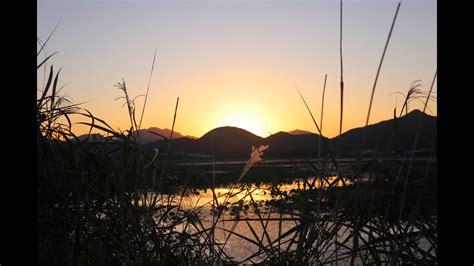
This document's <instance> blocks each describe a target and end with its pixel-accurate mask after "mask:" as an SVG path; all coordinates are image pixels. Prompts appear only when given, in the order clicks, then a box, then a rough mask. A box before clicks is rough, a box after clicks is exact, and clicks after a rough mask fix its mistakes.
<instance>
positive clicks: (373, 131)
mask: <svg viewBox="0 0 474 266" xmlns="http://www.w3.org/2000/svg"><path fill="white" fill-rule="evenodd" d="M420 118H421V121H422V128H421V130H420V135H419V137H418V144H417V149H421V150H423V149H424V150H431V149H434V152H436V148H437V147H436V139H437V138H436V134H437V117H435V116H430V115H427V114H425V113H423V112H421V111H420V110H414V111H412V112H410V113H408V114H407V115H405V116H402V117H400V118H398V119H397V131H395V133H394V135H393V139H392V143H391V150H392V151H394V152H396V153H402V152H404V151H410V150H411V149H412V148H413V142H414V139H415V135H416V131H417V128H418V123H419V121H420ZM394 125H395V124H394V120H393V119H390V120H385V121H381V122H379V123H376V124H373V125H369V126H367V127H366V128H365V129H364V128H363V127H360V128H354V129H351V130H349V131H347V132H345V133H343V134H342V135H339V136H337V137H335V138H332V139H331V140H330V145H331V148H332V149H333V150H335V149H336V148H339V151H340V152H341V153H342V154H344V155H347V156H353V155H355V152H356V151H357V149H359V148H360V146H361V143H362V136H363V134H364V130H365V134H366V135H365V143H364V150H375V149H377V150H379V151H385V150H386V149H387V144H388V143H389V140H390V138H391V136H392V134H393V132H394Z"/></svg>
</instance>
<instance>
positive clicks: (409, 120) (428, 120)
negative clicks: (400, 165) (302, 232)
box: [144, 110, 437, 159]
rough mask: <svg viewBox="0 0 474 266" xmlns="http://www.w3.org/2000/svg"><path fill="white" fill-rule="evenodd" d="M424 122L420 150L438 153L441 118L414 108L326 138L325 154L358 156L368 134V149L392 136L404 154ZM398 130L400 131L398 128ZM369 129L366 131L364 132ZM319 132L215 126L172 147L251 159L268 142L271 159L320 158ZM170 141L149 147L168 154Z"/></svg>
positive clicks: (395, 151) (178, 151)
mask: <svg viewBox="0 0 474 266" xmlns="http://www.w3.org/2000/svg"><path fill="white" fill-rule="evenodd" d="M420 121H421V125H422V127H421V130H420V133H419V136H418V143H417V150H426V151H432V152H434V153H435V154H436V148H437V147H436V134H437V117H435V116H430V115H427V114H425V113H423V112H421V111H419V110H414V111H412V112H410V113H408V114H406V115H405V116H402V117H400V118H397V119H396V122H395V121H394V119H390V120H386V121H381V122H378V123H375V124H372V125H369V126H367V127H360V128H354V129H351V130H349V131H347V132H345V133H343V134H342V135H339V136H337V137H334V138H331V139H328V138H325V137H324V138H322V141H321V143H322V145H324V146H323V147H321V153H322V154H323V155H325V154H326V151H328V150H329V151H330V152H332V153H333V154H336V153H337V154H339V155H341V156H345V157H354V156H356V155H357V153H358V151H359V149H360V148H361V144H362V137H363V135H364V134H365V141H364V147H363V149H362V150H363V151H364V152H369V151H375V150H376V151H378V152H381V153H384V152H385V151H387V148H388V143H389V142H390V139H391V146H390V150H389V151H390V152H391V154H392V155H400V154H403V153H404V152H409V151H411V149H412V148H413V143H414V140H415V136H416V133H417V129H418V124H419V122H420ZM395 129H396V130H395ZM364 131H365V133H364ZM319 138H320V136H319V135H318V134H314V133H309V134H297V135H294V134H290V133H289V132H281V131H280V132H278V133H276V134H273V135H270V136H268V137H266V138H262V137H259V136H257V135H254V134H252V133H250V132H248V131H246V130H244V129H241V128H237V127H219V128H215V129H213V130H211V131H209V132H207V133H206V134H204V135H203V136H202V137H200V138H198V139H191V138H187V137H181V138H177V139H173V140H172V142H171V146H170V152H171V156H172V157H177V158H192V157H209V156H212V155H214V156H215V158H216V159H224V158H241V159H244V158H248V156H249V155H250V152H251V150H252V146H258V145H263V144H268V145H269V148H268V150H267V151H266V152H265V156H266V157H267V158H295V157H316V156H317V155H318V149H319V147H318V145H319ZM167 144H168V142H167V141H165V140H157V141H154V142H150V143H148V144H145V145H144V146H145V148H146V149H147V150H149V151H151V150H152V149H154V148H158V149H159V151H160V154H161V153H163V154H164V153H165V151H166V148H167Z"/></svg>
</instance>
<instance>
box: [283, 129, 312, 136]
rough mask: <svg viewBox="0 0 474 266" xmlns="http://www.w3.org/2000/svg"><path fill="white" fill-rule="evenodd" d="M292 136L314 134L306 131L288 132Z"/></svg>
mask: <svg viewBox="0 0 474 266" xmlns="http://www.w3.org/2000/svg"><path fill="white" fill-rule="evenodd" d="M286 133H288V134H291V135H306V134H313V133H312V132H309V131H306V130H301V129H295V130H292V131H288V132H286Z"/></svg>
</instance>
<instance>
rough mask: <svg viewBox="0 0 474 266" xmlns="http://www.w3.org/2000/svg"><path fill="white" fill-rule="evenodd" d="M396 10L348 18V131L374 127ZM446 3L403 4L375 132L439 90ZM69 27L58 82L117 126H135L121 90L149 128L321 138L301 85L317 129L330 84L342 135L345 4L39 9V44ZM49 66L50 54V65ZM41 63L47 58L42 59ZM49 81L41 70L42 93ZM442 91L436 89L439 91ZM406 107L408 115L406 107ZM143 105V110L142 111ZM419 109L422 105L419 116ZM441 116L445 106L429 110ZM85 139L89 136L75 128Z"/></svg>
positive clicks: (352, 6) (356, 8)
mask: <svg viewBox="0 0 474 266" xmlns="http://www.w3.org/2000/svg"><path fill="white" fill-rule="evenodd" d="M397 3H398V1H397V0H378V1H375V0H346V1H344V7H343V13H344V17H343V59H344V81H345V95H344V101H345V106H344V124H343V132H344V131H347V130H349V129H352V128H354V127H360V126H363V125H364V124H365V119H366V116H367V110H368V105H369V100H370V92H371V89H372V86H373V83H374V78H375V74H376V71H377V67H378V64H379V61H380V57H381V55H382V51H383V48H384V45H385V41H386V39H387V35H388V32H389V29H390V25H391V23H392V20H393V15H394V13H395V10H396V7H397ZM436 21H437V18H436V1H433V0H404V1H403V2H402V5H401V8H400V11H399V14H398V18H397V22H396V24H395V28H394V31H393V34H392V39H391V41H390V44H389V46H388V50H387V54H386V56H385V60H384V64H383V66H382V70H381V74H380V77H379V81H378V85H377V89H376V92H375V97H374V104H373V107H372V115H371V119H370V123H371V124H372V123H375V122H378V121H381V120H386V119H390V118H392V116H393V109H394V108H395V106H398V108H397V110H399V109H400V108H401V103H402V98H401V97H400V96H398V99H397V97H396V96H395V95H390V94H391V93H394V92H397V91H400V92H403V93H405V92H406V90H407V89H408V87H409V85H410V83H411V82H412V81H414V80H417V79H419V80H422V85H423V88H422V89H423V90H429V87H430V84H431V81H432V79H433V75H434V73H435V71H436V66H437V62H436V60H437V56H436V54H437V46H436V41H437V26H436V24H437V22H436ZM58 22H59V26H58V28H57V30H56V32H55V34H54V35H53V37H52V38H51V40H50V41H49V43H48V47H47V52H48V53H52V52H59V53H58V54H57V55H55V56H54V57H53V59H52V61H51V62H50V63H53V64H54V66H55V68H56V69H59V68H60V67H62V70H61V75H60V80H59V83H60V85H63V84H66V86H65V87H64V90H63V91H64V92H65V93H66V94H67V95H69V96H70V98H71V99H72V100H73V102H75V103H79V102H86V103H85V104H84V105H83V107H85V108H87V109H88V110H90V111H91V112H92V113H93V114H95V115H96V116H98V117H100V118H102V119H104V120H106V121H107V122H108V123H109V124H110V125H112V126H113V127H115V128H120V129H122V130H125V129H128V128H129V127H130V121H129V120H128V116H127V110H126V108H124V107H122V101H115V98H117V97H120V96H122V94H121V91H119V90H118V89H117V88H115V87H114V85H115V84H116V83H117V82H118V81H121V80H122V78H123V79H125V81H126V83H127V87H128V89H129V94H130V95H131V96H136V95H139V94H144V93H145V92H146V86H147V83H148V78H149V73H150V67H151V63H152V60H153V54H154V52H155V50H156V51H157V58H156V64H155V72H154V74H153V77H152V81H151V87H150V93H149V99H148V103H147V107H146V112H145V116H144V119H143V125H142V128H148V127H153V126H154V127H160V128H170V127H171V124H172V120H173V112H174V107H175V102H176V98H177V97H178V96H179V97H180V103H179V109H178V115H177V122H176V127H175V130H176V131H178V132H180V133H182V134H184V135H193V136H196V137H200V136H202V135H203V134H205V133H206V132H208V131H209V130H211V129H213V128H216V127H219V126H237V127H241V128H244V129H246V130H249V131H251V132H253V133H255V134H257V135H260V136H263V137H265V136H267V135H268V134H269V132H270V133H276V132H278V131H291V130H294V129H303V130H308V131H312V132H316V128H315V126H314V124H313V122H312V120H311V118H310V116H309V114H308V112H307V111H306V108H305V107H304V104H303V103H302V101H301V99H300V97H299V95H298V92H297V91H296V89H295V86H294V84H295V83H296V84H297V86H298V87H299V89H300V91H301V92H302V94H303V95H304V96H305V98H306V101H307V102H308V104H309V105H310V108H311V110H312V111H313V114H314V115H315V116H316V118H317V121H318V122H319V117H320V109H321V93H322V89H323V82H324V75H325V74H328V81H327V87H326V99H325V100H326V102H325V111H324V127H323V135H325V136H327V137H334V136H336V135H337V134H338V131H339V97H340V94H339V80H340V66H339V1H329V0H306V1H305V0H299V1H298V0H295V1H290V0H253V1H251V0H229V1H223V0H222V1H218V0H189V1H183V0H176V1H171V0H170V1H163V0H161V1H160V0H157V1H151V0H136V1H132V0H130V1H111V0H94V1H92V0H38V37H39V38H40V39H42V40H45V39H46V38H47V37H48V35H49V33H50V32H51V31H52V30H53V28H54V27H55V25H56V24H57V23H58ZM43 56H44V55H43ZM38 60H40V59H38ZM42 76H43V72H42V70H41V71H38V87H41V84H42ZM434 91H436V87H435V88H434ZM397 103H398V105H397ZM142 104H143V98H139V99H138V100H137V109H139V110H140V111H141V106H142ZM413 108H421V104H419V103H415V102H414V103H413V104H412V105H410V109H413ZM429 108H430V111H428V113H429V114H431V115H436V114H437V108H436V103H435V102H433V103H431V104H430V105H429ZM76 132H77V133H78V134H82V133H85V132H86V129H85V128H81V127H79V126H78V127H77V129H76Z"/></svg>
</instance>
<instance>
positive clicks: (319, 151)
mask: <svg viewBox="0 0 474 266" xmlns="http://www.w3.org/2000/svg"><path fill="white" fill-rule="evenodd" d="M327 78H328V74H326V75H324V86H323V95H322V97H321V121H320V124H321V134H322V132H323V117H324V94H325V93H326V81H327ZM321 138H322V136H319V144H318V158H321Z"/></svg>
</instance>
